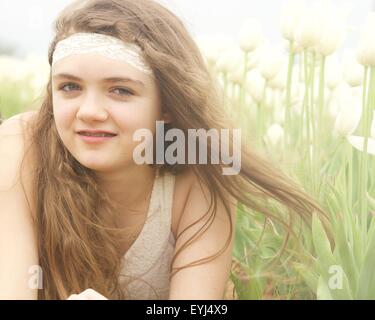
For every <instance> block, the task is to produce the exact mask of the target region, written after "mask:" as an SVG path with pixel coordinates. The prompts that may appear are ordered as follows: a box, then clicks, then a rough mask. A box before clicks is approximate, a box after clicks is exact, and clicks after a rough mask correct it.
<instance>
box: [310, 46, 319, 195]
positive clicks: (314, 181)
mask: <svg viewBox="0 0 375 320" xmlns="http://www.w3.org/2000/svg"><path fill="white" fill-rule="evenodd" d="M315 61H316V54H315V52H313V54H312V64H311V73H310V74H311V75H310V76H311V78H310V84H311V96H310V98H311V102H310V103H311V104H310V107H311V118H310V122H311V129H312V130H311V131H312V145H313V151H312V153H313V154H312V168H311V169H312V170H311V171H312V172H311V176H312V185H313V192H314V195H316V194H317V183H318V177H317V166H316V150H317V148H318V146H317V145H316V130H315V123H316V121H315V112H314V95H315V79H314V78H315Z"/></svg>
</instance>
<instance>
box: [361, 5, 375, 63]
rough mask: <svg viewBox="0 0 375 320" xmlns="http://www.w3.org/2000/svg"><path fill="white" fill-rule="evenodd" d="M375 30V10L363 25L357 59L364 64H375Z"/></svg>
mask: <svg viewBox="0 0 375 320" xmlns="http://www.w3.org/2000/svg"><path fill="white" fill-rule="evenodd" d="M374 30H375V12H371V13H370V14H369V15H368V17H367V20H366V23H365V25H364V26H363V27H362V31H361V36H360V41H359V46H358V50H357V60H358V62H359V63H360V64H362V65H364V66H375V42H374V38H373V33H374Z"/></svg>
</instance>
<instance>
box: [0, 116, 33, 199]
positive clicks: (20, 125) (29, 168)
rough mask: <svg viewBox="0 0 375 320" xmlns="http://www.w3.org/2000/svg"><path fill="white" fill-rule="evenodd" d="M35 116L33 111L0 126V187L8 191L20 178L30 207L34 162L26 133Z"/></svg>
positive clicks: (6, 121)
mask: <svg viewBox="0 0 375 320" xmlns="http://www.w3.org/2000/svg"><path fill="white" fill-rule="evenodd" d="M35 115H36V112H35V111H31V112H25V113H21V114H17V115H15V116H13V117H11V118H9V119H7V120H5V121H4V122H3V123H1V125H0V168H1V169H0V176H1V177H2V178H1V182H0V187H1V188H4V189H9V188H11V187H12V186H14V185H16V183H17V181H19V179H20V178H21V179H22V183H23V187H24V189H23V190H24V191H25V192H26V196H27V199H28V200H30V204H31V205H32V198H31V196H32V192H31V191H32V185H31V184H32V172H33V168H34V165H35V161H36V160H35V154H34V152H33V150H32V149H31V148H30V139H28V137H29V136H30V135H28V134H27V133H28V132H27V131H28V128H29V124H30V123H31V121H32V120H33V119H34V117H35ZM21 169H22V170H21Z"/></svg>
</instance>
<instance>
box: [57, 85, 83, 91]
mask: <svg viewBox="0 0 375 320" xmlns="http://www.w3.org/2000/svg"><path fill="white" fill-rule="evenodd" d="M77 88H78V89H79V88H80V87H79V85H77V84H75V83H66V84H63V85H62V86H60V87H59V90H61V91H64V92H70V91H72V90H74V89H77Z"/></svg>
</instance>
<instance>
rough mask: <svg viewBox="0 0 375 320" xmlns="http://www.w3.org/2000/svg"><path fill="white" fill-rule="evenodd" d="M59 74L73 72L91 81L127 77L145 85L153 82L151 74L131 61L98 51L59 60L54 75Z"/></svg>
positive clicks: (54, 66) (54, 67) (53, 71)
mask: <svg viewBox="0 0 375 320" xmlns="http://www.w3.org/2000/svg"><path fill="white" fill-rule="evenodd" d="M58 74H71V75H75V76H77V77H79V78H81V79H83V80H91V81H96V80H97V81H100V80H102V79H103V78H113V77H124V78H125V77H126V78H131V79H133V80H135V81H140V82H143V83H144V84H145V85H147V84H149V85H152V83H153V79H152V77H151V76H150V75H147V74H145V73H144V72H142V71H141V70H139V69H137V68H135V67H134V66H133V65H131V64H130V63H126V62H123V61H118V60H115V59H111V58H108V57H105V56H104V55H101V54H98V53H86V54H74V55H69V56H67V57H65V58H63V59H61V60H59V61H58V62H56V63H55V64H54V65H53V67H52V77H54V76H56V75H58Z"/></svg>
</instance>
